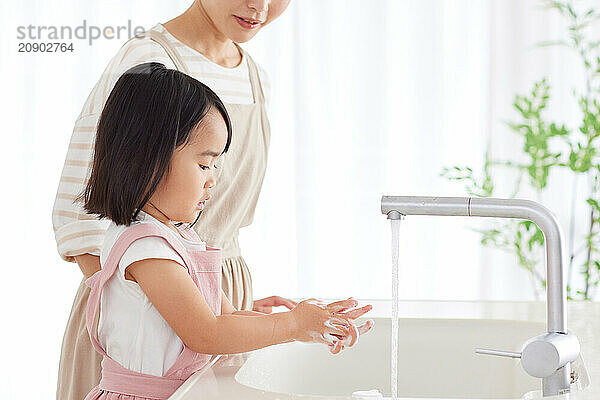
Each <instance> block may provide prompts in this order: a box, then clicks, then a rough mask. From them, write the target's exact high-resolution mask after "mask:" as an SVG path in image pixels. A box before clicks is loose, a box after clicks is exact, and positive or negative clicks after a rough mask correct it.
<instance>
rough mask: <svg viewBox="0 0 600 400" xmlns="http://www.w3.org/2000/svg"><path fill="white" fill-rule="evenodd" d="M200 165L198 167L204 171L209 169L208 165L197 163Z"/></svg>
mask: <svg viewBox="0 0 600 400" xmlns="http://www.w3.org/2000/svg"><path fill="white" fill-rule="evenodd" d="M198 165H199V166H200V168H202V170H203V171H206V170H207V169H210V167H208V166H206V165H201V164H198Z"/></svg>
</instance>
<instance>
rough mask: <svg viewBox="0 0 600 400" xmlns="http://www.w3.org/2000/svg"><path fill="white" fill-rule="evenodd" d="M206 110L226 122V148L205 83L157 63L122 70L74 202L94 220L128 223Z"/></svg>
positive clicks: (217, 104)
mask: <svg viewBox="0 0 600 400" xmlns="http://www.w3.org/2000/svg"><path fill="white" fill-rule="evenodd" d="M211 109H215V110H217V111H218V112H219V113H220V114H221V116H222V117H223V119H224V120H225V124H226V125H227V144H226V145H225V150H224V152H226V151H227V150H228V149H229V145H230V144H231V133H232V128H231V120H230V119H229V114H228V113H227V110H226V109H225V105H224V104H223V102H221V100H220V99H219V97H218V96H217V95H216V94H215V92H213V91H212V90H211V89H210V88H209V87H208V86H206V85H204V84H203V83H201V82H199V81H198V80H196V79H194V78H192V77H190V76H188V75H186V74H184V73H182V72H179V71H177V70H174V69H169V68H166V67H165V66H164V65H163V64H161V63H157V62H149V63H144V64H139V65H136V66H134V67H132V68H130V69H129V70H127V71H126V72H125V73H124V74H123V75H122V76H121V77H120V78H119V79H118V80H117V82H116V84H115V86H114V88H113V89H112V91H111V92H110V95H109V96H108V99H107V100H106V104H105V106H104V109H103V110H102V114H101V115H100V119H99V121H98V129H97V132H96V142H95V148H94V156H93V164H92V173H91V175H90V179H89V181H88V183H87V186H86V188H85V190H84V192H83V193H82V194H81V195H80V196H79V197H77V199H76V200H75V201H83V203H84V207H83V208H84V209H85V210H86V211H87V212H88V213H91V214H99V219H102V218H106V217H108V218H110V219H111V220H113V221H114V222H115V223H116V224H118V225H127V226H129V225H130V224H131V222H132V221H134V220H136V218H137V215H138V214H139V212H140V210H141V208H142V207H143V206H144V204H146V202H147V201H148V200H149V199H150V197H152V194H153V193H154V191H155V190H156V188H157V186H158V183H159V182H160V180H161V179H162V177H163V176H164V175H165V174H168V172H169V164H170V161H171V157H172V156H173V152H174V151H175V149H176V148H178V147H179V146H181V145H186V144H188V143H189V141H190V139H191V136H192V135H191V134H190V133H191V132H192V131H193V130H194V128H196V127H197V125H198V123H199V122H200V121H201V120H202V119H203V118H204V116H205V115H206V114H207V113H208V112H209V111H210V110H211ZM196 221H197V219H196ZM196 221H194V223H193V224H195V223H196ZM193 224H191V225H193ZM191 225H190V226H191Z"/></svg>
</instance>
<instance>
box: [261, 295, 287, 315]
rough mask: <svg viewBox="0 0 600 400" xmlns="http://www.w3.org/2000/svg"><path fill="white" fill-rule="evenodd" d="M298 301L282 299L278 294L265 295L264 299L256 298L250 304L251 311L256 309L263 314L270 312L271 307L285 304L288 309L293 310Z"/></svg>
mask: <svg viewBox="0 0 600 400" xmlns="http://www.w3.org/2000/svg"><path fill="white" fill-rule="evenodd" d="M297 305H298V303H296V302H295V301H293V300H290V299H284V298H283V297H279V296H271V297H266V298H264V299H260V300H256V301H255V302H254V304H253V305H252V311H258V312H261V313H265V314H271V312H272V311H273V307H279V306H285V307H287V308H288V309H289V310H293V309H294V308H295V307H296V306H297Z"/></svg>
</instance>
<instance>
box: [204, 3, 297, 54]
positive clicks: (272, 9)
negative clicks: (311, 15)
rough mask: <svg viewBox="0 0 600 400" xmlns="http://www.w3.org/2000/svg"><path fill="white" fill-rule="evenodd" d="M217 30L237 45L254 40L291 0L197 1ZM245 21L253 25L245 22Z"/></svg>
mask: <svg viewBox="0 0 600 400" xmlns="http://www.w3.org/2000/svg"><path fill="white" fill-rule="evenodd" d="M196 1H197V2H200V4H199V5H200V6H201V7H202V8H203V9H204V10H205V11H206V13H207V14H208V17H209V18H210V19H211V21H212V22H213V24H214V25H215V27H216V28H217V30H219V31H220V32H221V33H222V34H223V35H225V36H227V37H228V38H229V39H231V40H233V41H234V42H236V43H244V42H247V41H248V40H250V39H252V38H253V37H254V35H256V34H257V33H258V31H260V30H261V29H262V28H263V27H264V26H266V25H267V24H269V23H271V22H272V21H273V20H275V19H276V18H277V17H279V16H280V15H281V13H283V12H284V11H285V9H286V8H287V6H288V4H289V3H290V0H196ZM244 19H246V20H248V21H251V22H253V23H248V22H245V21H244Z"/></svg>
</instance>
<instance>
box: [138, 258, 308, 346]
mask: <svg viewBox="0 0 600 400" xmlns="http://www.w3.org/2000/svg"><path fill="white" fill-rule="evenodd" d="M127 271H128V272H129V274H130V275H131V276H133V278H134V279H135V281H136V282H137V283H138V284H139V285H140V287H141V289H142V290H143V291H144V293H145V294H146V296H148V299H149V300H150V301H151V302H152V304H153V305H154V307H156V309H157V310H158V312H159V313H160V314H161V315H162V316H163V318H164V319H165V320H166V321H167V323H168V324H169V325H170V326H171V328H173V330H174V331H175V333H176V334H177V335H178V336H179V337H180V338H181V340H182V341H183V343H185V344H186V346H188V347H189V348H190V349H192V350H193V351H195V352H197V353H203V354H233V353H243V352H247V351H251V350H256V349H259V348H263V347H267V346H271V345H274V344H279V343H287V342H290V341H293V340H294V339H296V336H297V323H296V319H295V317H294V316H293V315H292V313H291V311H289V312H282V313H275V314H262V315H256V316H255V317H253V318H248V317H247V315H236V314H223V315H219V316H215V315H214V314H213V312H212V311H211V310H210V307H209V306H208V304H207V303H206V301H205V300H204V297H203V296H202V294H201V293H200V291H199V290H198V288H197V287H196V285H195V284H194V282H193V281H192V279H191V278H190V276H189V274H188V272H187V270H186V269H185V268H184V267H183V266H181V265H180V264H178V263H177V262H175V261H172V260H165V259H153V258H151V259H145V260H140V261H136V262H134V263H132V264H131V265H129V266H128V267H127ZM226 298H227V297H225V299H226ZM225 302H226V303H227V302H229V300H226V301H225ZM229 306H231V303H229ZM226 307H228V306H227V305H226ZM231 307H232V308H233V306H231ZM233 309H234V310H235V308H233ZM257 314H260V313H257Z"/></svg>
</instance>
